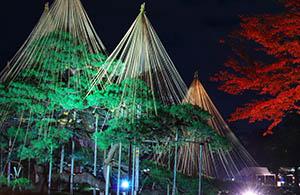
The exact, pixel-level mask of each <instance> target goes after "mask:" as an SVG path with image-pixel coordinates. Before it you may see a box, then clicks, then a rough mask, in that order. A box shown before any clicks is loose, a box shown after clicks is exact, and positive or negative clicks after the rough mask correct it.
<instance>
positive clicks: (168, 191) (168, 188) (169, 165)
mask: <svg viewBox="0 0 300 195" xmlns="http://www.w3.org/2000/svg"><path fill="white" fill-rule="evenodd" d="M168 170H169V171H170V170H171V145H170V143H169V161H168ZM167 195H170V184H169V183H168V185H167Z"/></svg>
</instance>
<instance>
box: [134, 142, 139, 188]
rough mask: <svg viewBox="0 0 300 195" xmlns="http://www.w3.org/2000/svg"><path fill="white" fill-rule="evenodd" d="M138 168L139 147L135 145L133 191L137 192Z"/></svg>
mask: <svg viewBox="0 0 300 195" xmlns="http://www.w3.org/2000/svg"><path fill="white" fill-rule="evenodd" d="M139 169H140V149H139V147H136V149H135V183H134V185H135V190H134V193H135V194H137V192H138V190H139Z"/></svg>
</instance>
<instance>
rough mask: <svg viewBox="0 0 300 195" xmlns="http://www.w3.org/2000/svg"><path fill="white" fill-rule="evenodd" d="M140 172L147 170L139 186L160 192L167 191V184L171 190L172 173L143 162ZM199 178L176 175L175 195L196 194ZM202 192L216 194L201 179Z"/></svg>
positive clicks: (156, 165) (209, 194) (205, 180)
mask: <svg viewBox="0 0 300 195" xmlns="http://www.w3.org/2000/svg"><path fill="white" fill-rule="evenodd" d="M141 169H142V170H148V171H147V172H145V173H144V174H143V177H142V181H141V184H142V185H144V186H145V188H147V186H148V187H149V186H153V184H154V185H155V186H156V188H159V189H160V190H161V191H164V192H166V191H167V185H168V184H169V185H170V186H171V188H172V182H173V176H174V173H173V172H172V171H170V170H168V169H166V167H164V166H161V165H158V164H156V163H155V162H153V161H148V160H144V161H142V164H141ZM198 186H199V178H198V177H188V176H185V175H183V174H180V173H177V179H176V187H177V190H178V193H177V194H186V195H194V194H198ZM201 187H202V192H203V194H205V195H214V194H217V192H216V190H214V189H213V187H212V186H210V185H209V183H208V182H207V179H205V178H204V177H203V179H202V186H201Z"/></svg>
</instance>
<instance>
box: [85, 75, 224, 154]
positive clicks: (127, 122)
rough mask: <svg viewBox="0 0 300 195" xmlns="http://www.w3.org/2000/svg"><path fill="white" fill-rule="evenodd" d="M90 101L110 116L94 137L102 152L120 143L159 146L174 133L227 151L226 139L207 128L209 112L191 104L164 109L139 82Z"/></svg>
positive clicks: (124, 84) (126, 82) (129, 81)
mask: <svg viewBox="0 0 300 195" xmlns="http://www.w3.org/2000/svg"><path fill="white" fill-rule="evenodd" d="M133 86H134V88H133ZM89 98H90V99H88V101H93V102H94V101H95V99H96V98H97V100H98V101H99V102H100V103H101V106H102V107H104V108H106V109H108V110H110V111H111V115H112V117H111V119H110V120H109V122H108V123H107V125H108V128H107V129H106V130H105V131H101V132H97V133H95V134H94V136H97V143H98V145H99V147H100V148H101V149H106V148H108V147H109V146H110V145H111V144H114V143H119V142H122V143H124V144H126V143H129V142H135V143H137V144H141V143H143V141H144V140H153V141H157V142H160V140H164V139H168V138H172V137H175V132H176V131H178V133H179V137H180V139H182V140H185V139H189V140H193V139H195V138H201V139H202V140H204V141H209V142H210V143H211V146H212V148H213V149H218V148H220V147H225V146H226V148H228V149H229V144H228V142H227V141H226V140H225V138H224V137H222V136H220V135H218V134H217V133H216V131H215V130H213V129H212V128H211V127H210V126H209V125H208V119H209V118H210V114H209V113H208V112H206V111H204V110H202V109H200V108H199V107H198V106H196V105H191V104H182V105H172V106H164V105H162V103H161V102H160V101H159V100H158V99H157V98H155V95H154V94H153V93H152V91H151V89H149V88H148V87H147V85H146V83H145V82H143V81H141V80H139V79H125V80H124V81H123V82H122V83H121V84H120V85H118V84H111V85H109V86H107V87H106V89H105V90H101V91H99V92H98V93H95V94H94V95H93V96H90V97H89Z"/></svg>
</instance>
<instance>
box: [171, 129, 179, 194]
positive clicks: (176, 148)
mask: <svg viewBox="0 0 300 195" xmlns="http://www.w3.org/2000/svg"><path fill="white" fill-rule="evenodd" d="M175 141H176V143H175V157H174V158H175V159H174V178H173V190H172V195H175V194H176V173H177V150H178V129H176V139H175Z"/></svg>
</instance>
